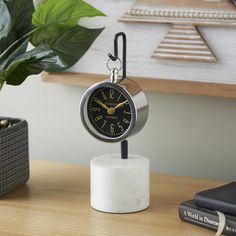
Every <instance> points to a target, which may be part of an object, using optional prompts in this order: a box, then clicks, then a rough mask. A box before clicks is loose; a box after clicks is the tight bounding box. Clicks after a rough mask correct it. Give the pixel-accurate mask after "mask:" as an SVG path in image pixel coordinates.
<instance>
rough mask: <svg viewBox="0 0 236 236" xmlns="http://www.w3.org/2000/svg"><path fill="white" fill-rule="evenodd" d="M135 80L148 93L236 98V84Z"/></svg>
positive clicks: (73, 77) (87, 80) (73, 81)
mask: <svg viewBox="0 0 236 236" xmlns="http://www.w3.org/2000/svg"><path fill="white" fill-rule="evenodd" d="M105 78H108V76H107V75H96V74H86V73H71V72H63V73H53V74H49V73H46V72H44V73H43V74H42V79H43V81H45V82H52V83H62V84H68V85H80V86H90V85H92V84H94V83H96V82H99V81H102V80H104V79H105ZM129 78H130V79H133V80H135V81H136V82H137V83H139V85H140V86H141V87H142V88H143V89H144V90H146V91H159V92H165V93H183V94H198V95H209V96H220V97H230V98H236V84H223V83H214V82H213V83H209V82H195V81H184V80H169V79H150V78H140V77H129Z"/></svg>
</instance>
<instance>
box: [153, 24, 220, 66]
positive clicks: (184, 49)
mask: <svg viewBox="0 0 236 236" xmlns="http://www.w3.org/2000/svg"><path fill="white" fill-rule="evenodd" d="M152 56H153V57H154V58H160V59H168V60H185V61H201V62H213V63H216V62H217V59H216V56H215V55H214V53H213V52H212V50H211V49H210V47H209V46H208V45H207V42H206V41H205V40H204V38H203V37H202V36H201V33H200V32H199V31H198V29H197V27H196V26H194V25H184V24H173V25H172V27H171V28H170V30H169V32H168V33H167V35H166V36H165V37H164V39H163V40H162V42H161V43H160V45H159V46H158V47H157V49H156V50H155V51H154V53H153V55H152Z"/></svg>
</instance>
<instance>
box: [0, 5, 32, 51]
mask: <svg viewBox="0 0 236 236" xmlns="http://www.w3.org/2000/svg"><path fill="white" fill-rule="evenodd" d="M5 4H6V6H7V8H8V11H9V12H10V16H11V28H10V33H9V34H8V36H7V39H6V41H5V43H3V44H2V48H0V51H1V52H3V51H4V50H6V49H7V48H8V47H9V46H10V45H11V44H12V43H14V42H15V41H16V40H18V39H20V38H21V37H22V36H23V35H25V34H27V33H28V32H30V31H31V30H32V29H33V27H34V26H33V25H32V23H31V19H32V14H33V12H34V5H33V1H32V0H5Z"/></svg>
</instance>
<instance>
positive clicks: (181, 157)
mask: <svg viewBox="0 0 236 236" xmlns="http://www.w3.org/2000/svg"><path fill="white" fill-rule="evenodd" d="M84 90H85V88H81V87H77V86H65V85H60V84H48V83H43V82H42V81H41V80H40V78H39V76H32V77H31V78H29V79H28V80H27V81H26V82H25V83H24V84H23V85H22V86H20V87H11V86H5V87H4V88H3V90H2V91H1V93H0V111H1V115H7V116H12V117H24V118H26V119H27V120H28V122H29V131H30V156H31V159H48V160H58V161H64V162H77V163H82V164H88V163H89V160H90V159H91V158H92V157H93V156H96V155H99V154H103V153H112V152H118V151H119V145H118V144H106V143H101V142H99V141H97V140H95V139H94V138H93V137H91V136H90V135H89V134H88V133H87V132H86V131H85V129H84V128H83V127H82V124H81V121H80V118H79V101H80V98H81V96H82V93H83V91H84ZM148 98H149V102H150V116H149V120H148V122H147V125H146V126H145V128H144V130H143V131H142V132H141V133H139V134H138V135H137V136H135V137H133V138H131V139H130V152H133V153H138V154H141V155H145V156H147V157H149V158H150V160H151V165H152V170H153V171H158V172H164V173H171V174H176V175H191V176H199V177H207V178H217V179H235V178H236V171H235V165H236V100H235V99H228V98H218V97H207V96H191V95H177V94H163V93H148Z"/></svg>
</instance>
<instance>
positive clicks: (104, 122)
mask: <svg viewBox="0 0 236 236" xmlns="http://www.w3.org/2000/svg"><path fill="white" fill-rule="evenodd" d="M106 123H107V121H106V120H104V121H103V125H102V129H103V128H104V126H105V124H106Z"/></svg>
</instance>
